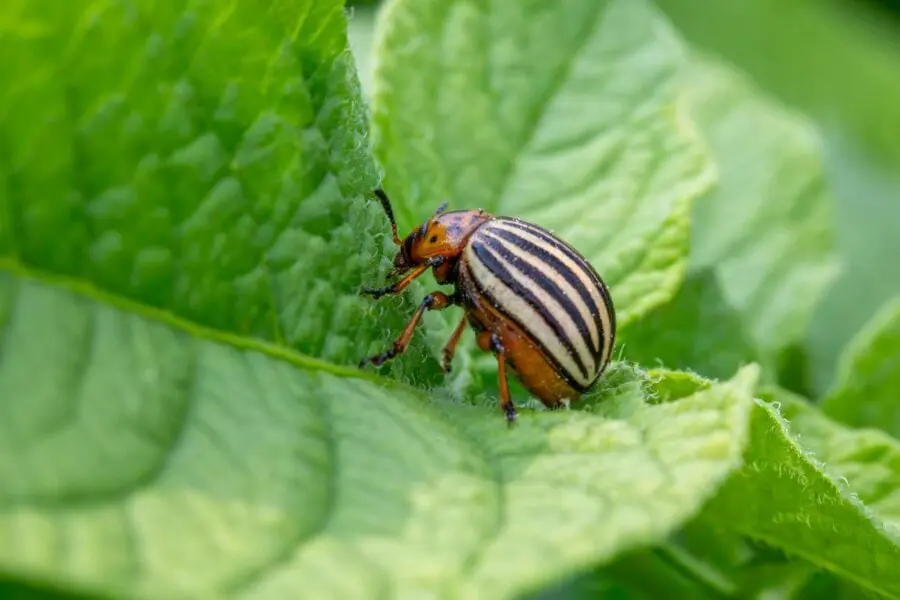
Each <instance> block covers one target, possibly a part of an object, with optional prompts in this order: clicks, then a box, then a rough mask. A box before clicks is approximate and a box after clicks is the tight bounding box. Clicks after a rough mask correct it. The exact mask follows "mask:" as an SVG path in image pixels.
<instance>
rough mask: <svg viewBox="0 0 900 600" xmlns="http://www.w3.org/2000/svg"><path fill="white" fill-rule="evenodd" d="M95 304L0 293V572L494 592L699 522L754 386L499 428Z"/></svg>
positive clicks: (48, 288) (320, 589) (343, 592)
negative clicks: (693, 519)
mask: <svg viewBox="0 0 900 600" xmlns="http://www.w3.org/2000/svg"><path fill="white" fill-rule="evenodd" d="M99 300H100V301H98V298H97V297H96V293H95V292H94V291H93V290H91V289H86V290H85V293H84V294H82V293H74V292H71V291H67V290H65V289H63V288H61V287H59V286H55V285H48V284H46V283H41V282H36V281H33V280H31V279H28V278H23V277H15V276H13V275H11V274H9V273H4V274H3V275H2V277H0V315H2V317H3V318H2V322H3V328H2V335H3V347H4V349H13V348H14V349H15V352H5V353H4V360H3V362H2V363H0V397H3V398H4V399H8V400H7V401H6V402H4V403H3V404H2V405H0V409H2V411H3V414H2V418H0V423H2V435H0V444H2V446H0V507H2V509H0V538H2V539H3V540H4V544H3V545H2V546H0V568H2V570H3V571H5V572H7V573H22V574H28V575H29V576H31V577H39V578H43V579H46V580H48V581H54V582H57V583H70V584H77V585H78V586H85V587H86V588H89V589H94V590H99V591H105V592H111V593H118V594H127V595H132V594H149V595H151V596H158V597H173V596H174V595H177V594H185V595H188V596H191V597H197V596H201V595H205V594H210V593H219V594H225V595H227V596H234V597H246V598H284V597H286V596H289V595H296V594H298V593H301V594H302V593H310V594H312V593H315V594H316V595H317V596H318V597H335V596H340V597H344V598H369V597H371V596H372V594H373V592H374V593H376V594H377V593H383V594H387V595H390V596H391V597H409V596H410V595H413V594H416V593H424V592H428V593H436V592H437V591H438V590H444V591H445V592H447V593H449V594H450V595H451V596H455V597H463V598H475V597H485V598H501V597H509V596H510V595H511V594H513V593H514V592H516V591H519V590H522V589H523V588H527V587H529V586H532V585H536V584H538V583H544V582H546V581H548V580H550V579H552V578H553V577H554V576H558V575H559V574H561V573H565V572H568V571H570V570H574V569H575V568H578V567H584V566H588V565H590V564H592V563H593V562H595V561H598V560H600V561H603V560H608V559H611V558H612V557H613V556H615V555H616V554H617V553H618V552H621V551H623V550H626V549H629V548H631V547H634V546H636V545H640V544H649V543H653V542H654V541H656V540H658V539H660V538H662V537H663V536H665V535H666V534H667V533H668V532H669V531H670V530H671V529H672V528H674V527H676V526H677V525H678V524H679V523H680V522H681V521H682V520H684V519H685V518H687V517H689V516H690V515H691V514H692V513H693V512H694V511H696V510H697V509H699V507H700V505H701V503H702V502H703V501H704V500H705V499H706V498H707V497H708V496H709V495H711V494H712V493H713V492H714V490H715V487H716V485H717V483H718V482H720V481H721V480H723V479H724V478H725V477H726V476H727V474H728V472H729V471H730V470H731V469H732V468H733V467H734V466H736V464H737V462H738V460H739V458H740V453H741V449H742V444H743V441H744V439H745V433H746V432H745V428H746V425H747V415H748V410H749V407H750V405H751V395H750V393H751V389H752V386H753V385H754V384H755V371H754V370H752V369H751V370H748V371H745V372H743V373H741V374H740V376H739V377H738V378H736V379H735V380H734V381H733V382H730V383H726V384H722V385H718V386H715V387H711V388H710V389H708V390H705V391H702V392H699V393H697V394H695V395H692V396H689V397H685V398H683V399H682V400H680V401H679V402H677V403H669V404H663V405H649V404H647V403H645V402H644V393H645V392H644V386H645V385H650V384H649V383H648V382H647V380H646V376H644V375H642V374H641V373H640V372H638V371H635V370H633V369H630V368H626V367H624V366H622V367H620V368H619V369H617V370H616V371H615V373H614V375H615V376H614V377H611V379H610V383H609V385H608V386H607V387H606V388H605V389H604V390H603V391H602V392H600V393H599V394H598V395H597V396H596V397H595V398H594V399H593V400H594V401H596V405H595V406H593V411H578V412H576V411H569V412H564V413H562V412H560V413H549V414H542V415H540V416H539V418H538V417H536V416H533V415H531V414H529V413H528V412H527V411H526V412H524V413H523V414H522V416H521V422H520V423H519V425H518V427H516V428H515V429H513V430H509V429H508V428H507V427H506V425H505V423H504V421H503V419H502V415H501V414H500V413H499V411H498V410H497V409H496V407H490V408H483V407H464V406H462V405H456V404H443V403H439V402H432V403H431V404H429V403H428V402H427V401H426V400H425V398H424V397H423V396H422V395H421V394H419V393H417V392H413V391H411V390H408V389H406V388H400V387H390V388H385V387H383V386H382V385H379V384H377V383H376V382H374V381H372V380H370V379H369V378H368V377H366V376H362V375H356V376H355V377H348V375H353V374H356V373H359V372H358V371H347V372H342V371H339V370H338V369H339V368H338V367H330V366H328V365H327V364H325V363H321V364H320V363H316V362H312V361H311V360H310V359H302V358H298V357H297V356H296V355H293V354H291V353H285V352H282V351H278V350H277V349H275V348H265V347H257V346H252V345H249V344H247V343H245V342H241V341H240V340H234V339H223V338H221V337H220V336H216V335H215V334H213V336H212V339H210V337H209V332H207V331H205V330H196V329H195V328H193V327H192V326H188V325H187V324H184V323H180V322H172V320H171V319H170V318H164V317H161V315H155V314H147V315H139V314H135V313H134V312H132V309H133V308H134V307H130V306H123V307H118V306H114V305H110V304H109V303H108V302H106V300H107V299H106V298H102V297H101V298H99ZM161 318H163V319H164V320H160V319H161ZM50 338H52V339H54V340H55V342H56V343H54V344H52V345H50V344H47V343H46V340H47V339H50ZM72 348H79V349H80V351H79V352H77V353H73V352H71V349H72ZM69 390H75V391H74V392H71V391H69ZM651 391H652V390H651ZM98 465H102V468H98ZM600 531H602V532H603V534H602V535H594V534H592V533H590V532H600ZM72 557H78V560H72Z"/></svg>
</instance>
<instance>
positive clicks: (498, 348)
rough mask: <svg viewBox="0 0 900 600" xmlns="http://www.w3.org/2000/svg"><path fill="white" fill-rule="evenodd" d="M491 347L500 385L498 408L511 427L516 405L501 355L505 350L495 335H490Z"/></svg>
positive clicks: (504, 361) (504, 360) (504, 359)
mask: <svg viewBox="0 0 900 600" xmlns="http://www.w3.org/2000/svg"><path fill="white" fill-rule="evenodd" d="M491 347H492V348H493V350H494V352H495V353H496V355H497V382H498V384H499V385H500V408H501V410H503V414H505V415H506V422H507V424H509V425H512V424H513V423H515V421H516V405H515V404H514V403H513V401H512V397H511V396H510V394H509V380H508V379H507V378H506V357H505V356H504V355H503V353H504V352H505V351H506V348H504V347H503V344H502V343H501V342H500V337H499V336H498V335H497V334H496V333H495V334H492V335H491Z"/></svg>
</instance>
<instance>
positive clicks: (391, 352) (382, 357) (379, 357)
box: [359, 343, 402, 369]
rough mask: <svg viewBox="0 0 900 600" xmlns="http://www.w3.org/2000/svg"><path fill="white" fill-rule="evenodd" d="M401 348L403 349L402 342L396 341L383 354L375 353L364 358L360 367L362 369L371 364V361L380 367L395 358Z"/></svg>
mask: <svg viewBox="0 0 900 600" xmlns="http://www.w3.org/2000/svg"><path fill="white" fill-rule="evenodd" d="M401 350H402V348H401V347H400V344H396V343H395V344H394V345H393V346H391V347H390V348H389V349H388V350H385V351H384V352H382V353H381V354H375V355H373V356H368V357H366V358H364V359H362V360H361V361H360V363H359V368H360V369H362V368H363V367H365V366H366V365H367V364H370V363H371V364H372V365H375V366H376V367H380V366H381V365H383V364H384V363H386V362H387V361H389V360H391V359H392V358H394V357H395V356H397V355H398V354H400V352H401Z"/></svg>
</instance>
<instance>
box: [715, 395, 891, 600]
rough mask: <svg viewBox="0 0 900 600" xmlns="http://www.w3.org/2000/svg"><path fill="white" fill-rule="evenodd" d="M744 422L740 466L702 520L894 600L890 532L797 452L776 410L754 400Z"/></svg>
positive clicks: (801, 449) (852, 492)
mask: <svg viewBox="0 0 900 600" xmlns="http://www.w3.org/2000/svg"><path fill="white" fill-rule="evenodd" d="M750 423H751V424H750V438H749V443H748V446H747V450H746V452H745V454H744V466H743V467H742V468H741V469H740V470H739V471H738V472H737V473H735V474H734V475H732V476H731V478H730V479H729V480H728V481H727V482H726V483H725V484H724V485H723V487H722V488H721V490H720V491H719V493H718V494H717V495H716V497H715V499H713V501H712V502H711V503H710V504H709V505H708V506H707V508H706V510H705V515H706V516H707V517H708V518H710V519H713V520H715V521H717V522H719V523H721V524H723V525H725V526H727V527H729V528H732V529H733V530H734V531H735V532H736V533H740V534H742V535H746V536H749V537H751V538H755V539H759V540H762V541H764V542H766V543H768V544H770V545H772V546H776V547H778V548H781V549H782V550H784V551H785V552H786V553H788V554H790V555H793V556H799V557H802V558H805V559H806V560H808V561H810V562H812V563H813V564H815V565H817V566H819V567H821V568H824V569H828V570H830V571H833V572H835V573H838V574H840V575H841V576H842V577H845V578H847V579H849V580H851V581H854V582H856V583H857V584H858V585H860V586H861V587H864V588H866V589H869V590H873V591H876V592H880V593H883V594H886V595H888V596H889V597H893V598H896V597H900V571H898V570H897V568H896V566H897V564H900V535H898V533H897V530H896V529H895V528H890V527H887V526H886V525H885V523H884V522H883V521H882V520H881V519H879V518H878V517H877V516H875V515H874V514H873V512H872V510H871V509H870V508H868V507H867V506H865V505H864V504H863V503H862V502H861V501H860V499H859V497H858V496H857V494H856V493H855V492H856V490H854V489H852V488H850V487H848V486H847V485H846V484H845V483H843V482H841V481H840V480H838V479H836V478H835V477H833V476H832V475H831V474H830V472H829V471H828V468H827V467H826V466H824V465H823V464H822V463H821V462H819V461H818V460H817V459H816V458H815V457H814V456H812V455H811V454H810V453H809V451H808V449H807V448H805V447H803V446H801V445H800V444H801V442H802V440H803V438H801V439H800V440H799V441H798V440H796V439H794V436H793V435H792V432H791V429H790V428H789V425H788V423H787V422H786V421H785V420H784V418H783V417H782V416H781V414H780V413H779V411H778V408H777V406H776V405H773V404H770V403H767V402H764V401H761V400H760V401H757V403H756V404H755V406H754V409H753V412H752V414H751V420H750Z"/></svg>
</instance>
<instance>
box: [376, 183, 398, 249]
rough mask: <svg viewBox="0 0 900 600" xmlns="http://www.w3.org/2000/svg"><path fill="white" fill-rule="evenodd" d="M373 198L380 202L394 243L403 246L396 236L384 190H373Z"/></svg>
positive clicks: (392, 210)
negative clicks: (388, 222)
mask: <svg viewBox="0 0 900 600" xmlns="http://www.w3.org/2000/svg"><path fill="white" fill-rule="evenodd" d="M373 193H374V194H375V197H376V198H378V200H379V201H380V202H381V207H382V208H383V209H384V212H385V214H387V218H388V220H389V221H390V222H391V233H392V234H393V236H394V243H395V244H397V245H398V246H401V245H403V242H402V241H400V236H399V235H397V221H395V220H394V209H392V208H391V201H390V199H388V197H387V194H385V193H384V190H383V189H381V188H380V187H379V188H375V190H374V192H373Z"/></svg>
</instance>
